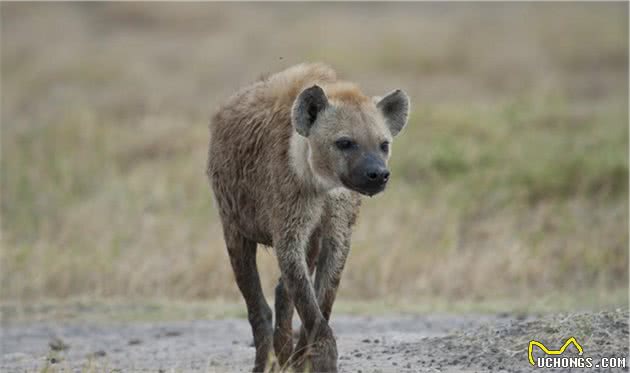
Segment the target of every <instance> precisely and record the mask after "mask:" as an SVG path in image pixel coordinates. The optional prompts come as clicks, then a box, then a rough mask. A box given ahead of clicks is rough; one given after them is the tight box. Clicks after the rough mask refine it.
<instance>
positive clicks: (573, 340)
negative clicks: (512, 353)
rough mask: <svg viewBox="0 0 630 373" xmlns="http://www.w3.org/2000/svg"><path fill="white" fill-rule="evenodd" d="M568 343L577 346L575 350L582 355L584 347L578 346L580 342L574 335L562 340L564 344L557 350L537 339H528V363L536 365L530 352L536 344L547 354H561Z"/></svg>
mask: <svg viewBox="0 0 630 373" xmlns="http://www.w3.org/2000/svg"><path fill="white" fill-rule="evenodd" d="M570 344H573V345H574V346H575V348H577V350H578V352H579V354H580V355H582V353H584V349H582V346H580V344H579V343H578V341H577V340H576V339H575V337H571V338H569V339H567V340H566V341H565V342H564V344H563V345H562V347H560V349H558V350H550V349H548V348H547V347H545V345H544V344H542V343H540V342H538V341H535V340H531V341H529V347H528V348H527V354H528V356H529V363H530V364H531V365H533V366H536V362H535V361H534V356H533V355H532V352H533V350H534V346H538V347H539V348H540V349H541V350H543V352H544V353H546V354H547V355H561V354H562V353H564V351H565V350H566V349H567V348H568V347H569V345H570Z"/></svg>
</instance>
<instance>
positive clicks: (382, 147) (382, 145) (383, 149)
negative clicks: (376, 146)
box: [381, 141, 389, 153]
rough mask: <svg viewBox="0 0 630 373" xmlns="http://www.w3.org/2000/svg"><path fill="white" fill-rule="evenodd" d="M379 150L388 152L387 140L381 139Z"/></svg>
mask: <svg viewBox="0 0 630 373" xmlns="http://www.w3.org/2000/svg"><path fill="white" fill-rule="evenodd" d="M381 150H382V151H383V152H385V153H389V142H388V141H383V142H382V143H381Z"/></svg>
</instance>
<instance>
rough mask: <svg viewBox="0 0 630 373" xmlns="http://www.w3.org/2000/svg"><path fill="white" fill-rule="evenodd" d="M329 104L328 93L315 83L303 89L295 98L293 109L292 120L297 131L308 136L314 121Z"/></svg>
mask: <svg viewBox="0 0 630 373" xmlns="http://www.w3.org/2000/svg"><path fill="white" fill-rule="evenodd" d="M327 106H328V99H327V98H326V93H324V90H323V89H322V88H321V87H320V86H318V85H314V86H312V87H310V88H306V89H305V90H303V91H302V93H300V95H299V96H298V97H297V98H296V99H295V102H294V103H293V109H292V110H291V121H292V122H293V126H295V130H296V131H297V133H299V134H300V135H302V136H304V137H308V134H309V132H310V130H311V127H312V126H313V123H315V121H316V120H317V117H318V116H319V115H320V114H321V113H322V112H323V111H324V109H326V107H327Z"/></svg>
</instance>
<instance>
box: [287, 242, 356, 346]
mask: <svg viewBox="0 0 630 373" xmlns="http://www.w3.org/2000/svg"><path fill="white" fill-rule="evenodd" d="M349 251H350V235H349V234H348V235H347V236H343V237H339V238H338V239H335V238H334V237H325V238H323V240H322V247H321V253H320V255H319V259H318V263H317V273H316V275H315V291H316V294H317V299H318V303H319V307H320V310H321V312H322V315H323V316H324V319H326V321H330V314H331V312H332V307H333V304H334V302H335V297H336V295H337V289H338V288H339V282H340V281H341V274H342V272H343V268H344V266H345V263H346V258H347V257H348V252H349ZM307 344H308V338H307V335H306V333H305V331H304V329H302V330H301V331H300V339H299V341H298V343H297V345H296V347H295V351H296V355H299V354H300V352H301V351H304V350H305V346H307Z"/></svg>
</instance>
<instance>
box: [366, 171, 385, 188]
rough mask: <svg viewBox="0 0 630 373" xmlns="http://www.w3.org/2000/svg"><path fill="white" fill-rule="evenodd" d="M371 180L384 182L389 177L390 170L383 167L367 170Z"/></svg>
mask: <svg viewBox="0 0 630 373" xmlns="http://www.w3.org/2000/svg"><path fill="white" fill-rule="evenodd" d="M365 175H366V176H367V178H368V179H369V180H370V182H373V183H379V184H384V183H386V182H387V180H388V179H389V170H387V169H386V168H383V167H378V168H373V169H369V170H367V172H366V173H365Z"/></svg>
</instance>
